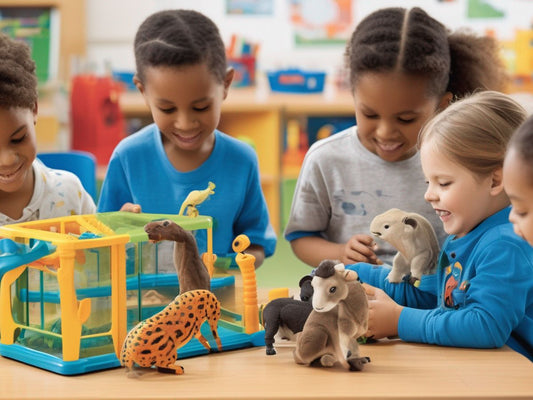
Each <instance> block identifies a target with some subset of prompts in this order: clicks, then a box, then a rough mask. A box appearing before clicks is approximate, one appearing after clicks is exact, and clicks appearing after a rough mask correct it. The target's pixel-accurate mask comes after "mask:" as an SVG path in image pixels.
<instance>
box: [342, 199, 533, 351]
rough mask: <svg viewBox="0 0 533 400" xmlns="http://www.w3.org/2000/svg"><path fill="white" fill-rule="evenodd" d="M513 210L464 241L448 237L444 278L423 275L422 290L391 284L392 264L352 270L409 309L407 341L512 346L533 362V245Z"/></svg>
mask: <svg viewBox="0 0 533 400" xmlns="http://www.w3.org/2000/svg"><path fill="white" fill-rule="evenodd" d="M509 211H510V208H505V209H503V210H501V211H499V212H497V213H496V214H494V215H492V216H490V217H489V218H487V219H486V220H484V221H483V222H482V223H481V224H479V225H478V226H477V227H476V228H475V229H473V230H472V231H471V232H469V233H468V234H467V235H466V236H464V237H462V238H455V236H450V237H448V239H447V240H446V242H445V243H444V245H443V248H442V250H441V254H440V258H439V265H438V270H437V273H436V274H435V275H430V276H422V279H421V282H420V286H419V287H418V288H415V287H414V286H412V285H410V284H408V283H405V282H401V283H389V282H388V281H387V280H386V279H385V278H386V276H387V274H388V273H389V269H388V268H386V267H378V266H375V265H370V264H364V263H360V264H354V265H351V266H349V268H350V269H354V270H355V271H357V272H358V273H359V277H360V278H361V280H362V281H363V282H366V283H368V284H370V285H373V286H377V287H380V288H382V289H383V290H385V292H387V294H388V295H389V296H391V297H392V298H393V299H394V300H395V301H396V302H397V303H399V304H401V305H404V306H406V307H405V308H404V309H403V311H402V313H401V315H400V319H399V322H398V334H399V336H400V338H401V339H403V340H406V341H413V342H422V343H433V344H439V345H445V346H457V347H476V348H492V347H501V346H503V345H504V344H508V345H509V347H511V348H513V349H514V350H516V351H518V352H519V353H521V354H524V355H525V356H527V357H528V358H529V359H531V360H532V361H533V351H532V349H533V248H532V247H531V246H530V245H529V244H528V243H527V242H526V241H525V240H523V239H522V238H520V237H518V236H517V235H516V234H515V233H514V232H513V226H512V224H511V223H510V222H509V219H508V218H509Z"/></svg>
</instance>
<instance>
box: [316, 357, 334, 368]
mask: <svg viewBox="0 0 533 400" xmlns="http://www.w3.org/2000/svg"><path fill="white" fill-rule="evenodd" d="M335 361H337V359H336V358H335V356H333V355H332V354H324V355H323V356H322V357H320V364H321V365H322V366H323V367H333V364H335Z"/></svg>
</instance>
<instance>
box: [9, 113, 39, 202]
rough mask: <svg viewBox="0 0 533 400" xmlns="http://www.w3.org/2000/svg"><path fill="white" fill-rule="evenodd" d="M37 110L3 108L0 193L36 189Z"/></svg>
mask: <svg viewBox="0 0 533 400" xmlns="http://www.w3.org/2000/svg"><path fill="white" fill-rule="evenodd" d="M36 120H37V106H35V110H30V109H27V108H3V107H0V192H8V193H14V192H17V191H18V190H20V189H24V190H26V189H27V190H31V191H32V190H33V172H32V171H33V170H32V163H33V160H35V154H36V144H35V122H36Z"/></svg>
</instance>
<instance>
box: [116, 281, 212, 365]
mask: <svg viewBox="0 0 533 400" xmlns="http://www.w3.org/2000/svg"><path fill="white" fill-rule="evenodd" d="M219 318H220V303H219V301H218V299H217V298H216V297H215V295H214V294H213V293H211V292H210V291H208V290H191V291H189V292H185V293H183V294H180V295H178V296H177V297H176V298H175V299H174V301H173V302H172V303H170V304H169V305H168V306H166V307H165V308H164V309H163V310H161V311H160V312H159V313H157V314H155V315H154V316H153V317H151V318H148V319H146V320H144V321H141V322H139V323H138V324H137V325H136V326H135V327H134V328H133V329H132V330H131V331H130V332H129V333H128V335H127V336H126V339H125V340H124V344H123V345H122V351H121V352H120V364H121V365H122V366H124V367H126V370H127V371H130V370H131V369H132V368H133V365H134V364H137V365H139V366H140V367H151V366H153V365H155V366H156V367H157V370H158V371H159V372H167V373H174V374H176V375H181V374H183V367H182V366H180V365H175V362H176V360H177V358H178V353H177V349H178V348H180V347H182V346H184V345H185V344H186V343H187V342H188V341H189V340H190V339H191V338H193V337H196V338H197V339H198V340H199V341H200V343H201V344H202V345H203V346H204V347H205V348H206V349H207V350H209V351H211V346H210V345H209V342H208V341H207V339H206V338H205V337H204V336H203V335H202V333H201V331H200V327H201V325H202V323H203V322H204V321H205V320H207V322H208V324H209V326H210V328H211V333H212V334H213V337H214V338H215V341H216V343H217V348H218V350H219V351H221V350H222V343H221V341H220V338H219V336H218V331H217V323H218V320H219Z"/></svg>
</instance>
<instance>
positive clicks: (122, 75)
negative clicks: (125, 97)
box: [112, 71, 137, 90]
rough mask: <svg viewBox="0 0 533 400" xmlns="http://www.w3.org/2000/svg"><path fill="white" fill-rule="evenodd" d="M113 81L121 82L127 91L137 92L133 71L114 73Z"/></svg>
mask: <svg viewBox="0 0 533 400" xmlns="http://www.w3.org/2000/svg"><path fill="white" fill-rule="evenodd" d="M112 76H113V79H114V80H115V81H117V82H121V83H123V84H124V85H125V86H126V90H137V87H136V86H135V83H133V77H134V76H135V72H133V71H113V72H112Z"/></svg>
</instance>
